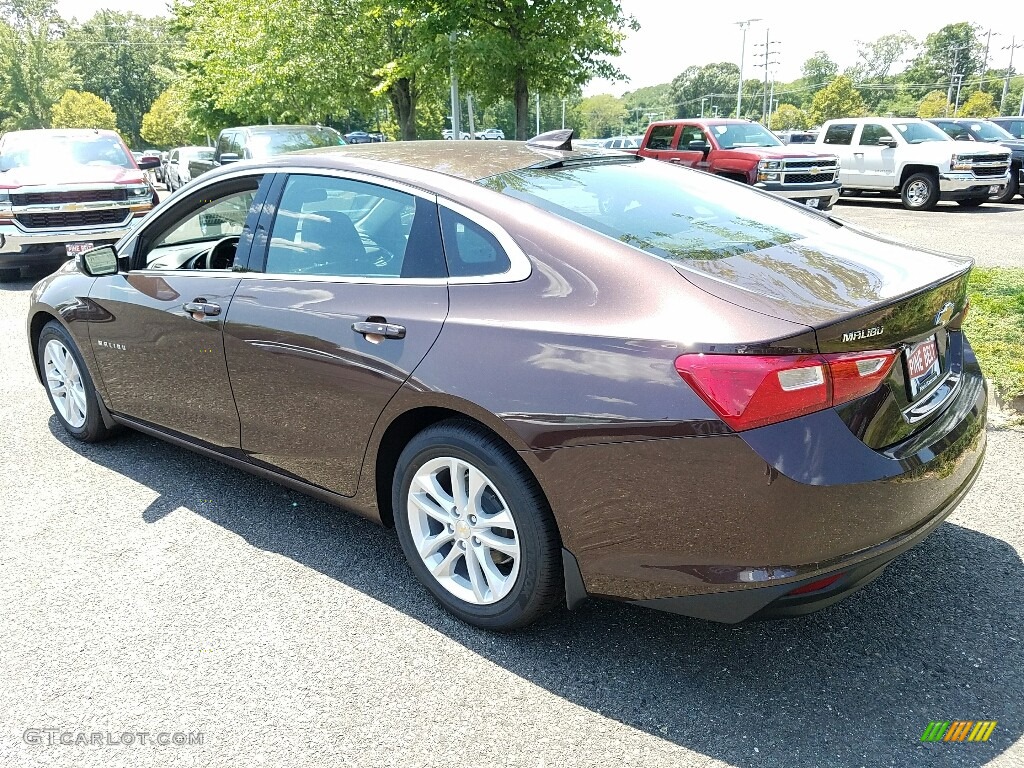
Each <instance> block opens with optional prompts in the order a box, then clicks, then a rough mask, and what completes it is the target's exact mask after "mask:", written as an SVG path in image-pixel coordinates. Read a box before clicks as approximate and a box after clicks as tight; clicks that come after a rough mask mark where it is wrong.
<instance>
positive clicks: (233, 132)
mask: <svg viewBox="0 0 1024 768" xmlns="http://www.w3.org/2000/svg"><path fill="white" fill-rule="evenodd" d="M344 143H345V139H344V137H342V135H341V134H340V133H338V132H337V131H336V130H334V129H333V128H326V127H324V126H322V125H248V126H242V127H239V128H225V129H224V130H222V131H221V132H220V135H219V136H218V137H217V144H216V146H215V148H214V152H213V158H212V159H210V160H193V161H191V164H190V166H189V174H190V175H191V178H193V179H194V178H196V177H197V176H201V175H202V174H204V173H206V172H207V171H210V170H212V169H214V168H219V167H220V166H222V165H228V164H230V163H236V162H238V161H239V160H263V159H265V158H268V157H274V156H275V155H281V154H284V153H286V152H296V151H298V150H300V149H315V148H318V147H335V146H340V145H343V144H344Z"/></svg>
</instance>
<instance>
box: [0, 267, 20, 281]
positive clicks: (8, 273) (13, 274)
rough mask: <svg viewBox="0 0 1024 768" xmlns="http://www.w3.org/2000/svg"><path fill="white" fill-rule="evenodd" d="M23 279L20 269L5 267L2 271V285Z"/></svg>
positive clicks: (0, 273) (0, 272)
mask: <svg viewBox="0 0 1024 768" xmlns="http://www.w3.org/2000/svg"><path fill="white" fill-rule="evenodd" d="M20 278H21V268H20V267H5V268H4V269H0V283H10V282H12V281H14V280H18V279H20Z"/></svg>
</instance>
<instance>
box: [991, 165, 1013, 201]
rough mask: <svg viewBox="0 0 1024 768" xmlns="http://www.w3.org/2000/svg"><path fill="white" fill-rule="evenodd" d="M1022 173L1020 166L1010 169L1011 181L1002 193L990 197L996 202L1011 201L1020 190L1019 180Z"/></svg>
mask: <svg viewBox="0 0 1024 768" xmlns="http://www.w3.org/2000/svg"><path fill="white" fill-rule="evenodd" d="M1019 174H1020V169H1019V168H1011V169H1010V183H1009V184H1007V185H1006V187H1005V189H1003V193H1002V194H1001V195H993V196H992V197H990V198H989V200H991V201H992V202H994V203H1009V202H1010V201H1012V200H1013V198H1015V197H1016V196H1017V193H1018V192H1019V191H1020V182H1019V180H1018V178H1019Z"/></svg>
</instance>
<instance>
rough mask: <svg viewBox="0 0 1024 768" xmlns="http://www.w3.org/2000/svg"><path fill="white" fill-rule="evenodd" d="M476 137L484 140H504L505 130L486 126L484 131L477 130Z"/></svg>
mask: <svg viewBox="0 0 1024 768" xmlns="http://www.w3.org/2000/svg"><path fill="white" fill-rule="evenodd" d="M476 137H477V138H478V139H483V140H485V141H504V140H505V132H504V131H503V130H501V128H488V129H487V130H484V131H477V133H476Z"/></svg>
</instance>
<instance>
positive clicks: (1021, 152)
mask: <svg viewBox="0 0 1024 768" xmlns="http://www.w3.org/2000/svg"><path fill="white" fill-rule="evenodd" d="M928 122H930V123H935V125H937V126H939V128H941V129H942V130H943V131H945V132H946V133H947V134H948V135H949V137H950V138H952V139H957V140H959V141H984V142H986V143H988V144H999V145H1001V146H1004V147H1006V148H1007V149H1009V150H1010V152H1011V153H1012V155H1011V157H1010V183H1009V184H1007V185H1006V189H1005V190H1003V193H1002V194H1001V195H997V196H995V197H993V198H992V200H994V201H995V202H997V203H1008V202H1010V201H1011V200H1013V198H1014V197H1016V196H1017V193H1018V192H1019V191H1020V185H1021V184H1022V183H1024V171H1022V170H1021V168H1022V167H1024V141H1022V140H1021V139H1020V138H1018V137H1019V136H1020V135H1021V132H1022V131H1024V118H1011V117H1002V118H999V117H995V118H992V119H991V120H982V119H980V118H969V117H958V118H952V117H936V118H932V119H931V120H929V121H928ZM1013 122H1017V123H1020V125H1019V126H1018V129H1017V134H1016V135H1015V134H1013V133H1011V132H1010V131H1009V128H1008V126H1007V125H1004V123H1013Z"/></svg>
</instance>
